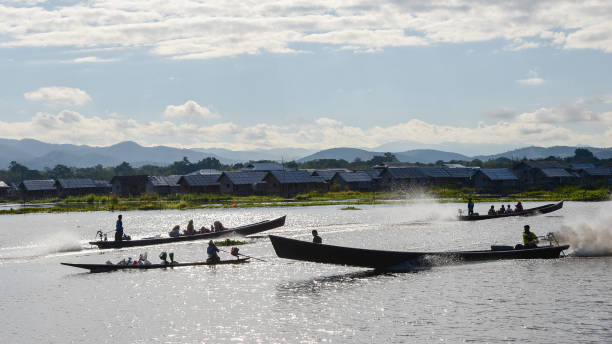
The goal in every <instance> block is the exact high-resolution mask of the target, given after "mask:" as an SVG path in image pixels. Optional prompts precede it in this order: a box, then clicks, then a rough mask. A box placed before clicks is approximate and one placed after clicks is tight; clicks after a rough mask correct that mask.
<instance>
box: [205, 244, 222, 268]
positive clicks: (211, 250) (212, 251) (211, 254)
mask: <svg viewBox="0 0 612 344" xmlns="http://www.w3.org/2000/svg"><path fill="white" fill-rule="evenodd" d="M217 252H219V248H217V245H215V243H214V242H213V241H212V240H211V241H209V242H208V248H207V249H206V253H207V254H208V259H206V262H207V263H218V262H220V261H221V258H219V255H218V254H217Z"/></svg>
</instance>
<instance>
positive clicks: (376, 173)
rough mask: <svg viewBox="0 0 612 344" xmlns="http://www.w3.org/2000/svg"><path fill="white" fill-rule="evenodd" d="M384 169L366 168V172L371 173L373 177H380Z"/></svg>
mask: <svg viewBox="0 0 612 344" xmlns="http://www.w3.org/2000/svg"><path fill="white" fill-rule="evenodd" d="M383 171H384V169H382V168H374V169H371V170H365V171H364V172H365V173H367V174H369V175H370V177H372V178H373V179H376V178H380V174H381V173H383Z"/></svg>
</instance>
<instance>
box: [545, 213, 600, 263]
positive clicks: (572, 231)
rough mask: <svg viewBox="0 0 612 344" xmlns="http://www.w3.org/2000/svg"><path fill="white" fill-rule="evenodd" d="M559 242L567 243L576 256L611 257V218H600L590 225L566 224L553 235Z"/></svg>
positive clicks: (581, 223) (582, 223)
mask: <svg viewBox="0 0 612 344" xmlns="http://www.w3.org/2000/svg"><path fill="white" fill-rule="evenodd" d="M555 236H556V237H557V239H559V241H560V242H564V243H569V244H570V247H571V248H572V249H573V250H574V252H575V254H576V256H580V257H593V256H612V217H611V216H607V217H600V218H597V219H595V220H593V221H591V223H590V224H587V223H584V222H580V223H576V224H571V225H569V224H566V225H563V226H562V227H561V230H560V231H559V232H557V233H555Z"/></svg>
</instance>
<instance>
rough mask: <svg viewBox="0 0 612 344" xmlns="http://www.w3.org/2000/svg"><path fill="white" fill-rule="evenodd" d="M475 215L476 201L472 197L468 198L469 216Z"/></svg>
mask: <svg viewBox="0 0 612 344" xmlns="http://www.w3.org/2000/svg"><path fill="white" fill-rule="evenodd" d="M470 215H474V202H473V201H472V199H471V198H470V199H468V216H470Z"/></svg>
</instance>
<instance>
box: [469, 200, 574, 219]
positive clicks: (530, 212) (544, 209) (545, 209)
mask: <svg viewBox="0 0 612 344" xmlns="http://www.w3.org/2000/svg"><path fill="white" fill-rule="evenodd" d="M561 208H563V201H561V202H559V203H550V204H545V205H542V206H539V207H535V208H529V209H524V210H523V211H513V212H511V213H504V214H496V215H476V214H474V215H459V216H458V219H459V220H460V221H477V220H488V219H498V218H503V217H511V216H534V215H539V214H547V213H551V212H553V211H555V210H559V209H561Z"/></svg>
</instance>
